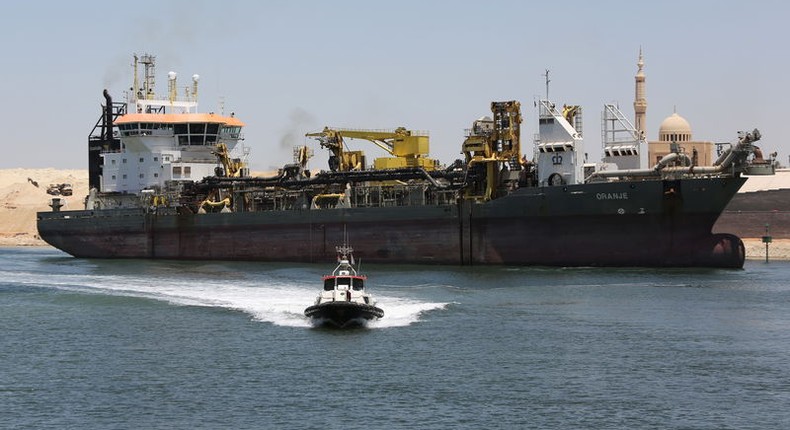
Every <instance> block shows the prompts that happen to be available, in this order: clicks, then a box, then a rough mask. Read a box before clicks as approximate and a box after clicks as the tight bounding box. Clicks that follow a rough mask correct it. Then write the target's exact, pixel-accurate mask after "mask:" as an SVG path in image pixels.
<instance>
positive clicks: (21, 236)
mask: <svg viewBox="0 0 790 430" xmlns="http://www.w3.org/2000/svg"><path fill="white" fill-rule="evenodd" d="M741 240H743V245H744V247H745V248H746V259H747V260H765V244H764V243H763V242H762V238H742V239H741ZM0 248H53V249H54V247H53V246H51V245H49V244H47V243H46V242H44V241H43V240H41V239H39V238H38V236H37V235H36V236H33V237H31V236H29V235H28V234H27V233H17V234H15V235H13V236H10V237H9V236H4V237H3V236H0ZM768 260H769V261H772V260H773V261H790V239H774V241H773V242H772V243H770V244H769V245H768Z"/></svg>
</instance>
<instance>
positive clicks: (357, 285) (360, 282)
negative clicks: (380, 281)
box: [354, 278, 365, 291]
mask: <svg viewBox="0 0 790 430" xmlns="http://www.w3.org/2000/svg"><path fill="white" fill-rule="evenodd" d="M364 287H365V285H364V281H363V280H362V279H361V278H354V290H355V291H359V290H361V289H362V288H364Z"/></svg>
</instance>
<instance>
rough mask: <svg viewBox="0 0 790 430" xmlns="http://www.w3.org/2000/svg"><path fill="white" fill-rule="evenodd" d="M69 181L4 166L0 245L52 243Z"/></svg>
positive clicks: (756, 254) (84, 180)
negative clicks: (47, 218)
mask: <svg viewBox="0 0 790 430" xmlns="http://www.w3.org/2000/svg"><path fill="white" fill-rule="evenodd" d="M62 183H68V184H71V185H72V188H73V190H74V192H73V195H71V196H65V197H63V196H58V197H61V198H63V200H64V202H65V206H64V207H63V209H64V210H68V209H80V208H82V205H83V201H84V198H85V196H86V195H87V194H88V171H87V170H63V169H0V195H1V196H3V204H2V206H1V207H0V246H2V247H9V246H49V245H47V244H46V243H45V242H44V241H42V240H41V238H39V237H38V232H37V230H36V212H41V211H48V210H50V208H49V203H50V201H51V200H52V197H55V196H52V195H49V194H47V191H46V190H47V187H48V186H49V185H50V184H62ZM743 242H744V244H745V245H746V258H747V259H753V260H763V259H765V244H764V243H762V241H761V239H760V238H744V239H743ZM768 257H769V259H770V260H790V239H774V241H773V243H771V244H770V245H769V248H768Z"/></svg>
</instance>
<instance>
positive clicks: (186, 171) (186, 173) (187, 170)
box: [184, 166, 192, 178]
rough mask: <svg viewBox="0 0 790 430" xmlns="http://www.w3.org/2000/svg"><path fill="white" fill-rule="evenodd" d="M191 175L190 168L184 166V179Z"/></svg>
mask: <svg viewBox="0 0 790 430" xmlns="http://www.w3.org/2000/svg"><path fill="white" fill-rule="evenodd" d="M191 174H192V167H191V166H184V177H185V178H188V177H189V176H190V175H191Z"/></svg>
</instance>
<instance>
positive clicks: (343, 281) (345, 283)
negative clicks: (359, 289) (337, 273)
mask: <svg viewBox="0 0 790 430" xmlns="http://www.w3.org/2000/svg"><path fill="white" fill-rule="evenodd" d="M337 287H338V288H341V287H346V289H348V288H349V287H351V278H337Z"/></svg>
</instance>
